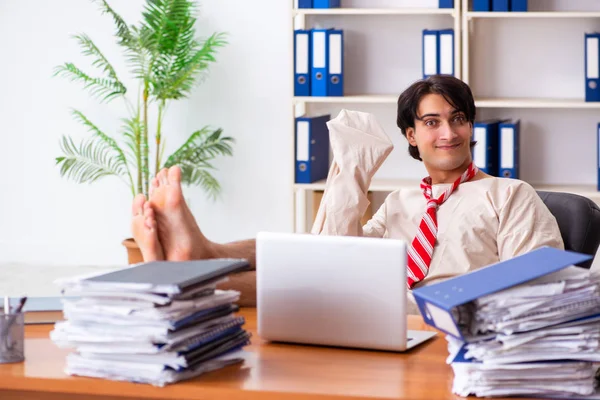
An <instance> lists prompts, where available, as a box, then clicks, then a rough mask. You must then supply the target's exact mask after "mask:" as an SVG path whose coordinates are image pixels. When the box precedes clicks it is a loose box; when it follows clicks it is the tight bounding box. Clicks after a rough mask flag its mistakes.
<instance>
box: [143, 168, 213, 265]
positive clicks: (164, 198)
mask: <svg viewBox="0 0 600 400" xmlns="http://www.w3.org/2000/svg"><path fill="white" fill-rule="evenodd" d="M150 204H151V205H152V208H153V209H154V212H155V214H156V221H157V225H158V238H159V240H160V243H161V244H162V247H163V249H164V251H165V256H166V257H167V260H169V261H185V260H200V259H206V258H212V257H213V254H212V243H211V242H210V241H209V240H208V239H206V237H205V236H204V235H203V234H202V232H201V231H200V228H199V227H198V224H197V223H196V220H195V219H194V216H193V215H192V212H191V211H190V209H189V208H188V206H187V204H186V203H185V200H184V198H183V192H182V190H181V169H180V168H179V167H177V166H174V167H171V168H169V169H168V170H167V169H162V170H161V171H160V172H159V173H158V175H157V176H156V177H155V178H154V179H152V183H151V187H150Z"/></svg>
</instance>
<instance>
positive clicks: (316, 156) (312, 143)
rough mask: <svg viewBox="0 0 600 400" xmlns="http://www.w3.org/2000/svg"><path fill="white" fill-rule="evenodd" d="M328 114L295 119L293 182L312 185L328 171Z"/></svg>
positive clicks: (329, 117)
mask: <svg viewBox="0 0 600 400" xmlns="http://www.w3.org/2000/svg"><path fill="white" fill-rule="evenodd" d="M330 119H331V116H330V115H329V114H327V115H321V116H315V117H307V116H303V117H298V118H296V141H295V155H296V161H295V163H296V168H295V182H296V183H313V182H316V181H319V180H322V179H326V178H327V173H328V171H329V130H328V128H327V121H329V120H330Z"/></svg>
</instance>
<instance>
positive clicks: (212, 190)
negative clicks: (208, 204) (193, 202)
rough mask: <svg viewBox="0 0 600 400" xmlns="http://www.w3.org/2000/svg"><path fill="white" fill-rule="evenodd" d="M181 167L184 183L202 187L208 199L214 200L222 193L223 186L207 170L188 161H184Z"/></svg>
mask: <svg viewBox="0 0 600 400" xmlns="http://www.w3.org/2000/svg"><path fill="white" fill-rule="evenodd" d="M179 165H180V167H181V182H182V183H184V184H186V185H197V186H200V187H202V188H203V189H204V190H205V191H206V194H207V195H208V197H209V198H212V199H213V200H214V199H216V198H217V197H218V195H219V193H220V192H221V185H220V184H219V182H218V181H217V179H216V178H215V177H214V176H212V175H211V173H210V172H209V171H207V169H206V168H204V167H202V166H200V165H198V164H194V163H193V162H189V161H187V160H182V162H181V163H180V164H179Z"/></svg>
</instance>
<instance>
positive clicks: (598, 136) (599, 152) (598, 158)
mask: <svg viewBox="0 0 600 400" xmlns="http://www.w3.org/2000/svg"><path fill="white" fill-rule="evenodd" d="M596 140H597V142H596V151H597V153H596V165H597V167H598V179H597V181H598V187H597V189H598V191H600V124H598V130H597V131H596Z"/></svg>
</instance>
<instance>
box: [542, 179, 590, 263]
mask: <svg viewBox="0 0 600 400" xmlns="http://www.w3.org/2000/svg"><path fill="white" fill-rule="evenodd" d="M537 193H538V195H539V196H540V197H541V198H542V201H543V202H544V204H546V206H547V207H548V209H549V210H550V212H551V213H552V214H553V215H554V217H555V218H556V222H557V223H558V228H559V229H560V234H561V236H562V239H563V242H564V244H565V250H571V251H576V252H578V253H584V254H589V255H591V256H595V255H596V251H597V250H598V246H599V245H600V208H599V207H598V205H596V203H594V202H593V201H592V200H590V199H588V198H587V197H583V196H579V195H577V194H572V193H560V192H544V191H538V192H537ZM592 261H593V259H591V260H589V261H585V262H583V263H580V264H577V265H578V266H580V267H583V268H588V269H589V268H590V267H591V266H592Z"/></svg>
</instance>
